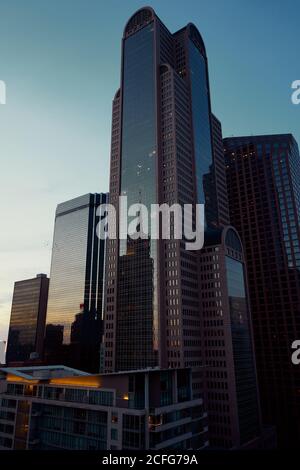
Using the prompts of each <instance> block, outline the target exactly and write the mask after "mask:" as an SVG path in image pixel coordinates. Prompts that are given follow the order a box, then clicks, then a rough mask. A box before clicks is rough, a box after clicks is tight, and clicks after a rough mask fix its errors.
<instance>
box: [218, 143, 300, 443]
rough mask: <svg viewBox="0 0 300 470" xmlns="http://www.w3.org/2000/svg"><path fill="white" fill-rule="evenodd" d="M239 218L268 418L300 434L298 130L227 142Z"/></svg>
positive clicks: (284, 439)
mask: <svg viewBox="0 0 300 470" xmlns="http://www.w3.org/2000/svg"><path fill="white" fill-rule="evenodd" d="M224 147H225V157H226V165H227V183H228V195H229V202H230V218H231V223H232V224H233V225H234V226H235V227H236V228H237V230H238V231H239V233H240V235H241V239H242V241H243V245H244V248H245V255H246V262H247V263H246V265H247V271H248V279H249V292H250V301H251V309H252V317H253V329H254V342H255V349H256V359H257V372H258V378H259V381H258V383H259V386H260V395H261V407H262V415H263V420H264V422H265V423H268V424H275V425H276V427H277V432H278V441H279V445H280V446H286V447H292V446H293V445H296V444H299V439H300V393H299V390H300V369H299V367H298V368H297V366H294V365H293V364H292V361H291V351H292V350H291V345H292V343H293V341H294V340H295V339H299V337H300V156H299V150H298V145H297V143H296V141H295V139H294V138H293V136H292V135H290V134H283V135H280V134H279V135H261V136H248V137H235V138H227V139H224Z"/></svg>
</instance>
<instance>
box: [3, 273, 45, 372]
mask: <svg viewBox="0 0 300 470" xmlns="http://www.w3.org/2000/svg"><path fill="white" fill-rule="evenodd" d="M48 287H49V278H48V277H47V276H46V274H38V275H37V276H36V277H35V278H33V279H26V280H24V281H17V282H15V287H14V294H13V299H12V307H11V317H10V324H9V331H8V343H7V350H6V362H7V364H11V363H20V362H25V361H28V360H29V358H30V354H31V353H34V352H35V353H37V354H38V355H39V357H41V356H42V352H43V339H44V331H45V318H46V308H47V298H48Z"/></svg>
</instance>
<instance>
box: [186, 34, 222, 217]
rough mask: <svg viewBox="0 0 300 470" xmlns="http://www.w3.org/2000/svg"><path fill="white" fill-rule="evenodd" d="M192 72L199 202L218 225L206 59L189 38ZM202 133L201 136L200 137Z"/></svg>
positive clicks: (194, 140) (193, 119) (190, 67)
mask: <svg viewBox="0 0 300 470" xmlns="http://www.w3.org/2000/svg"><path fill="white" fill-rule="evenodd" d="M189 73H190V80H191V103H192V121H193V135H194V139H193V143H194V154H195V167H196V186H197V202H198V203H199V204H205V213H206V214H205V215H206V223H207V224H208V225H212V224H215V225H216V224H217V207H216V204H217V200H216V193H215V191H216V188H215V181H214V178H213V150H212V130H211V114H210V97H209V86H208V76H207V62H206V58H205V57H204V56H203V54H202V53H201V51H200V50H199V48H198V47H197V46H196V45H195V44H194V42H193V40H192V39H190V40H189ZM200 136H201V137H200Z"/></svg>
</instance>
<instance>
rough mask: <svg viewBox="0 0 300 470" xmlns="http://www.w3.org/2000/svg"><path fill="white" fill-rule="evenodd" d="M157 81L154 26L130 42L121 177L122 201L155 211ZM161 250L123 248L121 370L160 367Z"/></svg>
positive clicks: (142, 245)
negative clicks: (157, 280) (124, 198)
mask: <svg viewBox="0 0 300 470" xmlns="http://www.w3.org/2000/svg"><path fill="white" fill-rule="evenodd" d="M154 78H155V68H154V28H153V23H150V24H149V25H148V26H146V27H145V28H143V29H142V30H140V31H138V32H137V33H136V34H134V35H132V36H130V37H128V38H126V40H125V42H124V63H123V117H122V159H121V177H120V184H121V195H122V196H127V203H128V206H130V205H132V204H137V203H143V204H145V206H146V207H147V208H148V209H149V211H150V206H151V203H155V202H156V200H157V196H156V179H157V176H156V159H157V157H156V117H155V116H156V110H155V102H156V100H155V80H154ZM141 103H142V106H141ZM130 221H131V219H130V218H129V219H128V223H130ZM156 245H157V244H156V241H148V240H143V241H141V240H137V241H132V240H130V239H128V240H123V241H121V242H120V260H119V273H118V278H119V290H118V319H119V320H118V327H117V339H116V344H117V357H118V359H117V369H118V370H128V369H130V368H143V367H147V366H155V365H157V363H158V318H157V315H158V312H157V287H156V284H155V277H156V275H155V272H156V271H157V246H156ZM132 338H135V341H132Z"/></svg>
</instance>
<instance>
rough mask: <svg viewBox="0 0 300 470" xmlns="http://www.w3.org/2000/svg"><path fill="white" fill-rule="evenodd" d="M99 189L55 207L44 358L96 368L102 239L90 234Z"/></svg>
mask: <svg viewBox="0 0 300 470" xmlns="http://www.w3.org/2000/svg"><path fill="white" fill-rule="evenodd" d="M106 197H107V196H106V195H105V194H87V195H85V196H81V197H79V198H76V199H73V200H71V201H67V202H65V203H62V204H59V205H58V207H57V211H56V218H55V228H54V238H53V249H52V261H51V275H50V287H49V299H48V307H47V322H46V334H45V359H46V361H47V363H51V364H54V363H64V364H66V365H70V366H74V367H77V368H79V369H82V370H86V371H91V372H98V371H99V367H100V366H99V361H100V343H101V336H102V320H103V318H102V316H103V312H102V306H103V269H104V255H105V253H104V250H105V242H104V241H103V240H100V239H99V238H98V237H97V234H96V227H97V224H98V222H99V217H98V216H97V214H96V211H97V207H98V206H99V204H102V203H105V202H106Z"/></svg>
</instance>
